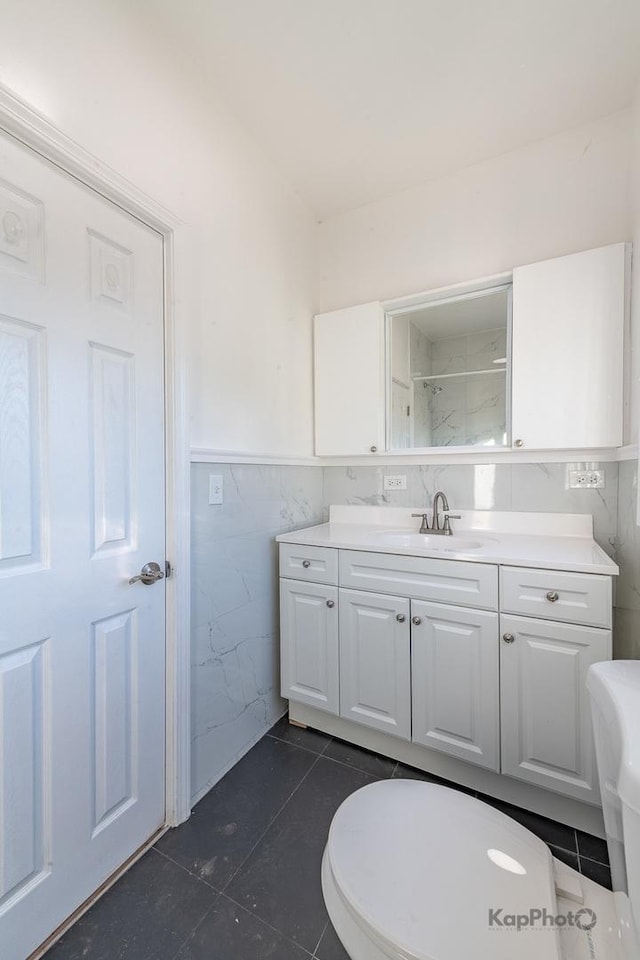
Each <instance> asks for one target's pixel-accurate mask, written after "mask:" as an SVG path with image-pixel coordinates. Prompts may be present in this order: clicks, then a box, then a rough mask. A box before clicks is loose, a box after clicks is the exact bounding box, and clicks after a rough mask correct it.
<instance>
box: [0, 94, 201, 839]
mask: <svg viewBox="0 0 640 960" xmlns="http://www.w3.org/2000/svg"><path fill="white" fill-rule="evenodd" d="M0 130H1V131H3V132H5V133H8V134H9V135H10V136H11V137H13V138H14V139H16V140H18V141H20V142H21V143H22V144H24V145H25V146H26V147H28V148H30V149H31V150H33V151H35V152H36V153H38V154H39V155H40V156H42V157H43V158H44V159H45V160H48V161H49V162H50V163H52V164H54V165H55V166H56V167H58V168H59V169H61V170H63V171H64V172H65V173H67V174H70V175H71V176H72V177H74V178H75V179H76V180H79V181H80V182H81V183H83V184H85V186H87V187H89V188H90V189H91V190H93V191H94V192H96V193H98V194H100V195H101V196H103V197H105V199H107V200H110V201H111V202H112V203H114V204H116V205H117V206H118V207H121V208H122V209H123V210H125V211H126V212H127V213H130V214H132V215H133V216H134V217H136V218H137V219H138V220H141V221H142V222H143V223H145V224H146V225H147V226H148V227H151V228H152V229H153V230H155V231H156V232H157V233H159V234H160V235H161V236H162V238H163V260H164V262H163V269H164V292H163V305H164V358H165V359H164V366H165V388H164V397H165V481H166V499H165V513H166V553H167V559H168V560H169V562H170V563H171V567H172V575H171V576H170V577H169V578H168V579H167V581H166V696H165V703H166V748H165V777H166V780H165V824H166V826H169V827H172V826H176V825H177V824H179V823H182V822H183V821H184V820H186V819H187V818H188V816H189V814H190V813H191V720H190V718H191V709H190V706H191V676H190V659H191V658H190V626H191V624H190V615H191V599H190V448H189V431H188V427H189V420H188V400H187V377H186V367H187V342H186V331H187V323H188V319H189V309H188V302H189V284H188V278H187V273H186V268H187V265H188V263H189V256H188V250H189V243H190V236H189V233H190V231H189V228H188V227H187V226H186V225H185V224H184V223H183V222H182V221H181V220H180V219H179V218H178V217H176V216H175V215H174V214H173V213H171V212H170V211H169V210H167V209H166V208H165V207H163V206H162V205H161V204H159V203H157V202H156V201H155V200H153V199H152V198H151V197H149V196H147V194H146V193H144V191H142V190H140V189H139V188H138V187H136V186H135V185H134V184H132V183H130V182H129V181H128V180H126V179H125V178H124V177H121V176H120V174H118V173H116V171H115V170H112V169H111V168H110V167H109V166H107V165H106V164H104V163H103V162H102V161H101V160H99V159H97V158H96V157H94V156H93V155H92V154H91V153H89V152H88V151H87V150H85V149H84V148H83V147H81V146H80V145H79V144H77V143H76V142H75V141H74V140H72V139H71V138H70V137H68V136H66V134H64V133H62V131H61V130H59V129H58V128H57V127H56V126H55V125H54V124H53V123H51V121H50V120H48V119H47V118H46V117H45V116H44V115H42V114H41V113H39V112H38V111H37V110H35V109H34V108H33V107H31V106H30V105H29V104H28V103H26V102H25V101H24V100H22V99H21V98H20V97H18V96H16V94H15V93H13V91H11V90H10V89H9V88H8V87H6V86H4V85H3V84H0Z"/></svg>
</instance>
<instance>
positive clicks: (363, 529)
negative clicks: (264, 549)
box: [276, 506, 618, 576]
mask: <svg viewBox="0 0 640 960" xmlns="http://www.w3.org/2000/svg"><path fill="white" fill-rule="evenodd" d="M419 510H420V508H404V507H402V508H398V507H366V506H362V507H331V511H330V518H329V523H321V524H318V525H317V526H313V527H306V528H305V529H304V530H295V531H293V532H291V533H283V534H280V536H279V537H276V539H277V540H278V541H279V542H280V543H297V544H305V545H307V546H317V547H335V548H341V549H346V550H366V551H368V552H372V553H394V554H402V555H405V556H418V557H434V558H440V559H443V560H445V559H446V560H465V561H471V562H474V563H498V564H503V565H506V566H517V567H539V568H543V569H550V570H571V571H575V572H578V573H600V574H606V575H609V576H615V575H616V574H617V573H618V567H617V566H616V564H615V563H614V562H613V560H611V559H610V558H609V557H608V556H607V554H606V553H605V552H604V550H603V549H602V548H601V547H599V546H598V544H597V543H596V542H595V540H594V539H593V534H592V530H593V520H592V517H591V516H590V515H588V514H557V513H553V514H546V513H515V512H514V513H504V512H499V511H470V510H467V511H460V512H461V514H462V517H461V519H460V520H453V521H452V526H453V529H454V534H453V536H451V537H438V538H437V542H436V541H435V539H434V540H432V543H431V544H429V543H428V542H426V544H422V543H421V544H418V545H416V544H415V543H411V544H410V545H407V543H406V535H407V534H409V535H411V534H416V533H418V531H419V527H420V520H419V519H412V518H411V514H412V513H417V512H418V511H419ZM422 510H424V508H422ZM456 540H458V541H459V543H458V544H457V543H456Z"/></svg>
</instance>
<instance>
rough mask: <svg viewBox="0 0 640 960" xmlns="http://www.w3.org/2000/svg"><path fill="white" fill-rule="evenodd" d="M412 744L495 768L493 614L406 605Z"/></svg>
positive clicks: (495, 647) (495, 633)
mask: <svg viewBox="0 0 640 960" xmlns="http://www.w3.org/2000/svg"><path fill="white" fill-rule="evenodd" d="M411 615H412V618H413V617H418V618H419V619H420V621H421V622H420V623H419V624H417V625H416V624H415V623H414V624H413V625H412V627H411V656H412V684H413V741H414V742H415V743H422V744H424V746H426V747H431V748H432V749H433V750H440V751H441V752H442V753H448V754H450V755H451V756H454V757H459V758H460V759H461V760H468V761H470V762H471V763H476V764H478V765H479V766H482V767H487V768H488V769H490V770H499V769H500V751H499V729H498V717H499V701H498V696H499V691H498V654H499V651H498V615H497V613H489V612H487V611H484V610H465V609H463V608H462V607H449V606H446V605H444V604H438V603H424V602H422V601H419V600H412V601H411Z"/></svg>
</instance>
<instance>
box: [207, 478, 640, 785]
mask: <svg viewBox="0 0 640 960" xmlns="http://www.w3.org/2000/svg"><path fill="white" fill-rule="evenodd" d="M586 466H587V464H584V463H573V464H567V463H532V464H525V463H511V464H507V463H501V464H478V465H470V464H455V465H450V466H442V465H437V466H434V465H431V466H429V465H425V464H421V465H416V466H413V465H408V466H404V465H403V466H394V465H385V466H379V467H376V466H363V467H361V466H358V467H343V466H335V467H324V468H323V467H320V466H318V467H315V466H263V465H251V464H241V465H238V464H233V465H228V464H224V465H221V464H210V463H197V464H193V466H192V554H193V557H192V564H193V566H192V576H193V586H192V596H193V599H192V608H193V609H192V616H193V620H192V638H193V639H192V692H193V700H192V749H193V756H192V794H193V797H194V800H195V799H197V798H198V797H200V796H201V795H202V794H204V793H205V792H206V791H207V789H208V788H209V787H210V786H211V785H212V784H213V783H215V782H216V781H217V780H218V779H220V777H221V776H222V775H223V774H224V772H225V771H226V770H227V769H228V768H229V767H230V766H231V765H232V764H233V763H234V762H235V761H236V760H237V759H238V758H239V757H240V756H242V755H243V754H244V753H245V752H246V750H247V749H248V748H249V747H250V746H251V745H252V744H253V743H254V742H255V741H256V740H257V739H258V738H259V737H260V736H261V735H262V733H263V732H264V731H265V730H266V729H267V728H268V727H269V726H270V724H272V723H273V722H274V721H275V720H276V719H277V718H278V717H279V716H280V715H281V714H282V713H283V712H284V709H285V704H284V701H282V700H281V699H280V697H279V694H278V681H279V670H278V576H277V550H276V545H275V543H274V537H275V536H276V535H277V534H278V533H281V532H283V531H285V530H291V529H294V528H296V527H304V526H309V525H311V524H313V523H319V522H321V521H322V520H323V519H326V518H327V516H328V509H329V505H330V504H332V503H335V504H340V503H351V504H385V503H387V504H389V505H392V506H403V505H407V506H415V507H420V506H423V505H424V506H425V507H427V506H428V505H431V503H432V501H433V495H434V493H435V492H436V490H440V489H441V490H444V491H445V493H446V494H447V496H448V498H449V503H450V505H451V507H452V509H454V508H461V509H479V510H491V509H494V510H531V511H544V512H551V513H555V512H564V513H591V514H592V515H593V518H594V532H595V537H596V540H597V541H598V543H599V544H600V545H601V546H602V547H603V548H604V549H605V550H606V552H607V553H608V554H610V555H612V556H613V555H615V556H616V559H617V561H618V562H619V563H620V565H621V569H622V572H621V576H620V578H619V583H618V585H617V599H616V632H615V639H614V650H615V655H616V656H618V657H620V656H635V657H640V528H639V527H637V526H636V524H635V498H636V483H637V469H636V464H635V462H632V461H627V462H623V463H620V464H618V463H609V462H607V463H599V464H595V463H589V464H588V466H589V467H596V466H597V467H599V468H600V469H603V470H604V472H605V488H604V489H603V490H570V489H569V486H568V479H569V476H568V471H569V470H570V469H572V468H585V467H586ZM210 474H219V475H221V476H222V477H223V483H224V504H223V505H221V506H210V505H209V502H208V499H209V475H210ZM387 474H404V475H406V477H407V489H406V490H397V491H385V490H384V489H383V479H384V477H385V475H387Z"/></svg>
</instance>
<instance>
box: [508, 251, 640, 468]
mask: <svg viewBox="0 0 640 960" xmlns="http://www.w3.org/2000/svg"><path fill="white" fill-rule="evenodd" d="M627 256H628V252H627V246H626V244H624V243H617V244H613V245H611V246H608V247H600V248H598V249H596V250H587V251H584V252H583V253H575V254H572V255H570V256H568V257H559V258H558V259H556V260H545V261H542V262H541V263H533V264H530V265H528V266H524V267H516V269H515V270H514V271H513V330H512V382H513V395H512V436H513V443H514V446H516V447H524V448H527V449H543V450H554V449H572V448H598V447H618V446H621V445H622V442H623V414H622V410H623V336H624V318H625V299H626V294H625V268H626V262H627Z"/></svg>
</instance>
